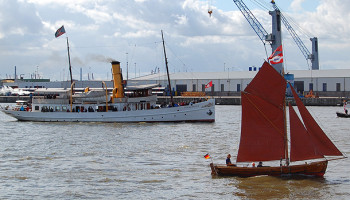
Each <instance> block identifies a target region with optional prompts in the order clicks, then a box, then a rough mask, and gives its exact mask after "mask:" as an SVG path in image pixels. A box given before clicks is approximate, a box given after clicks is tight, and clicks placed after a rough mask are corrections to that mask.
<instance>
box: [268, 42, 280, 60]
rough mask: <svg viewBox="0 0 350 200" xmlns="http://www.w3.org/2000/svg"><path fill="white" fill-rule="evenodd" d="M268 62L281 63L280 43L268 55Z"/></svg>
mask: <svg viewBox="0 0 350 200" xmlns="http://www.w3.org/2000/svg"><path fill="white" fill-rule="evenodd" d="M269 62H270V64H278V63H283V52H282V45H281V46H279V47H278V48H277V49H276V50H275V51H274V52H273V53H272V54H271V56H270V57H269Z"/></svg>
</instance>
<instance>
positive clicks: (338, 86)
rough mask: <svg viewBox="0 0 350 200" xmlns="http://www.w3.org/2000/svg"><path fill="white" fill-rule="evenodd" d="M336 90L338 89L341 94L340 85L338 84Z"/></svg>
mask: <svg viewBox="0 0 350 200" xmlns="http://www.w3.org/2000/svg"><path fill="white" fill-rule="evenodd" d="M336 89H337V92H340V83H337V86H336Z"/></svg>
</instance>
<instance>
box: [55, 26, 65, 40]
mask: <svg viewBox="0 0 350 200" xmlns="http://www.w3.org/2000/svg"><path fill="white" fill-rule="evenodd" d="M65 33H66V30H64V26H61V28H59V29H58V30H57V31H56V33H55V37H56V38H58V37H60V36H61V35H63V34H65Z"/></svg>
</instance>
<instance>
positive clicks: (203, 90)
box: [202, 84, 205, 92]
mask: <svg viewBox="0 0 350 200" xmlns="http://www.w3.org/2000/svg"><path fill="white" fill-rule="evenodd" d="M202 92H205V84H202Z"/></svg>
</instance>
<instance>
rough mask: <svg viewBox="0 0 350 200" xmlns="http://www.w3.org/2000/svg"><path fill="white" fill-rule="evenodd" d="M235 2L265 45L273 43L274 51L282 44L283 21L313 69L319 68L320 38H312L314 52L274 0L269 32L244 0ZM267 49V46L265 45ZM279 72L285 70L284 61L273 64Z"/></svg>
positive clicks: (234, 0) (235, 0)
mask: <svg viewBox="0 0 350 200" xmlns="http://www.w3.org/2000/svg"><path fill="white" fill-rule="evenodd" d="M233 2H234V3H235V4H236V5H237V7H238V8H239V10H240V11H241V13H242V14H243V16H244V17H245V18H246V20H247V21H248V23H249V24H250V26H251V27H252V28H253V30H254V31H255V33H256V34H257V35H258V37H259V38H260V40H261V41H262V42H263V44H264V46H265V45H266V43H268V44H270V45H271V48H272V52H274V51H275V50H276V49H277V48H278V47H279V46H281V45H282V32H281V21H282V22H283V24H284V25H285V27H286V28H287V30H288V32H289V33H290V35H291V36H292V38H293V39H294V41H295V43H296V44H297V46H298V47H299V49H300V50H301V52H302V54H303V55H304V57H305V58H306V60H308V59H309V60H310V61H311V65H312V69H313V70H318V69H319V59H318V40H317V38H316V37H314V38H311V39H310V40H311V42H312V54H311V53H310V52H309V50H308V49H307V48H306V46H305V45H304V43H303V42H302V40H301V39H300V38H299V36H298V35H297V34H296V32H295V31H294V29H293V27H292V26H291V25H290V24H289V22H288V20H287V19H286V18H285V17H284V16H283V14H282V13H281V11H280V9H279V8H278V7H277V5H276V3H275V1H274V0H272V1H271V4H272V6H273V8H274V10H273V11H269V14H270V15H271V16H272V33H271V34H268V33H267V31H266V30H265V29H264V27H263V26H262V25H261V23H260V22H259V21H258V20H257V19H256V17H255V16H254V15H253V13H252V12H251V11H250V10H249V8H248V7H247V6H246V5H245V3H244V2H243V0H233ZM265 51H266V47H265ZM272 66H273V67H274V68H275V69H276V70H277V71H278V72H280V73H281V72H282V71H283V63H279V64H274V65H272Z"/></svg>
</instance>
